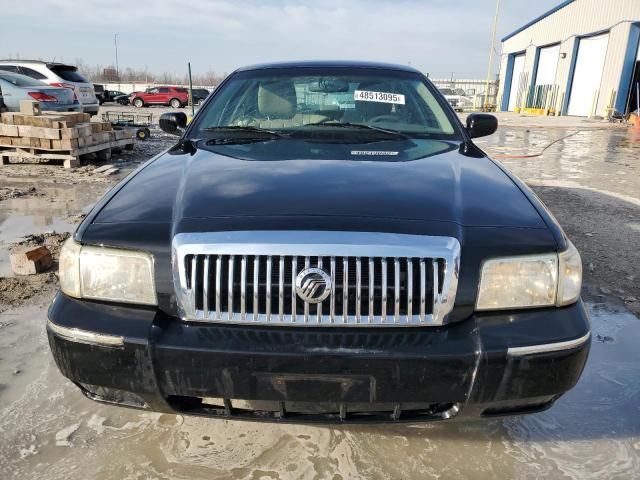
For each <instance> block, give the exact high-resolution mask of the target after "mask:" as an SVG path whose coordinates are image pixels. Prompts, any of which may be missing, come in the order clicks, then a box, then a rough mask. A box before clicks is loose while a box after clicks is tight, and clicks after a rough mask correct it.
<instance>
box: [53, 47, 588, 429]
mask: <svg viewBox="0 0 640 480" xmlns="http://www.w3.org/2000/svg"><path fill="white" fill-rule="evenodd" d="M403 58H404V57H403ZM348 97H350V98H351V99H352V101H351V102H347V101H346V98H348ZM342 105H344V106H342ZM159 124H160V127H161V128H162V129H163V130H164V131H165V132H167V133H172V134H176V135H179V137H176V140H177V142H178V143H177V144H176V145H175V146H174V147H173V148H171V149H170V150H168V151H167V152H164V153H162V154H160V155H158V156H156V157H155V158H154V159H152V160H150V161H149V162H148V163H147V164H146V165H145V166H144V168H140V169H138V170H137V171H136V172H134V173H133V174H131V175H129V176H128V177H127V178H126V179H124V180H123V181H122V182H121V183H120V184H119V185H118V186H117V187H115V188H113V189H112V190H110V192H109V193H107V194H106V196H105V197H104V198H103V199H102V200H100V201H99V202H98V203H97V205H96V207H95V208H94V209H93V210H92V211H91V212H90V213H89V214H88V215H87V217H86V218H85V219H84V220H83V221H82V223H81V224H80V226H79V227H78V229H77V230H76V232H75V234H74V235H73V236H72V237H71V238H70V239H69V240H67V242H66V243H65V245H64V247H63V248H62V251H61V253H60V262H59V264H60V273H59V278H60V287H61V292H59V293H58V294H57V295H56V298H55V300H54V301H53V305H52V306H51V308H50V309H49V312H48V315H49V322H48V326H47V331H48V336H49V344H50V346H51V350H52V352H53V357H54V359H55V361H56V363H57V365H58V367H59V368H60V370H61V372H62V374H63V375H65V376H66V377H67V378H69V379H70V380H72V381H73V383H74V384H75V385H76V386H77V387H78V388H80V389H81V390H82V392H83V393H84V394H85V395H86V396H87V397H89V398H91V399H93V400H97V401H101V402H105V403H110V404H118V405H123V406H129V407H137V408H143V409H147V410H157V411H163V412H171V413H181V414H194V415H203V416H210V417H219V418H237V419H250V420H261V421H269V420H270V421H275V422H336V423H349V422H354V423H361V422H405V421H408V422H423V421H432V420H445V419H449V418H451V417H453V416H455V415H457V414H458V413H461V414H464V415H467V416H470V417H473V416H483V417H494V416H500V415H512V414H525V413H533V412H537V411H541V410H544V409H546V408H548V407H550V406H551V405H553V403H554V402H555V401H556V400H557V399H558V398H560V397H561V396H562V395H563V394H564V393H565V392H566V391H568V390H569V389H571V388H572V387H573V386H574V385H575V384H576V382H577V381H578V378H579V377H580V374H581V373H582V370H583V367H584V365H585V362H586V360H587V355H588V352H589V346H590V339H591V330H590V325H589V318H588V315H587V312H586V309H585V306H584V304H583V303H582V300H581V299H580V287H581V281H582V263H581V259H580V255H579V253H578V251H577V250H576V248H575V247H574V246H573V244H572V243H571V242H570V241H569V239H568V238H567V237H566V235H565V234H564V232H563V230H562V228H561V227H560V225H558V223H557V222H556V220H555V219H554V218H553V216H552V215H551V213H550V212H549V211H548V210H547V208H546V207H545V206H544V205H543V204H542V202H541V201H540V199H539V198H538V197H537V196H536V195H535V193H534V192H533V191H532V190H531V189H529V188H528V187H527V186H526V185H525V184H524V182H522V181H521V180H519V179H518V178H516V177H515V176H514V175H513V174H512V173H510V172H509V171H507V170H506V169H505V168H504V167H503V166H502V165H501V164H499V163H497V162H495V161H493V160H492V159H491V158H489V157H488V156H487V155H486V154H485V153H484V152H483V151H482V150H481V149H480V148H478V147H477V146H476V144H475V143H474V139H476V138H479V137H484V136H486V135H490V134H492V133H493V132H495V131H496V128H497V126H498V122H497V120H496V118H495V117H493V116H491V115H487V114H480V113H475V114H471V115H469V117H468V118H467V120H466V124H465V125H463V124H462V123H461V122H460V119H459V118H458V116H457V115H456V114H455V113H454V112H453V110H452V109H451V107H450V105H449V104H448V103H447V102H446V101H445V100H444V98H443V97H442V95H440V94H439V93H438V92H437V90H436V88H435V87H434V86H433V84H432V83H431V82H430V81H429V80H428V79H427V78H426V77H425V76H424V75H423V74H422V73H421V72H419V71H418V70H415V69H413V68H410V67H407V66H404V65H397V66H396V65H386V64H378V63H364V62H362V63H353V62H349V63H348V62H344V61H342V62H304V63H284V64H283V63H281V64H271V65H269V64H267V65H264V64H263V65H258V66H254V67H246V68H243V69H240V70H237V71H236V72H234V73H232V74H231V75H230V76H229V77H228V78H227V79H226V80H225V82H224V84H223V85H222V86H221V87H219V89H216V91H215V93H214V94H213V96H212V97H211V98H210V99H209V100H207V102H205V104H204V105H203V107H202V108H201V109H200V110H199V112H198V113H197V114H196V115H195V117H194V118H193V121H192V122H191V123H190V124H187V115H186V113H185V112H184V111H176V112H170V113H165V114H163V115H162V116H161V117H160V122H159ZM78 408H81V409H85V407H84V406H80V405H78ZM560 415H562V412H560Z"/></svg>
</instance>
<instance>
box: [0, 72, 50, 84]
mask: <svg viewBox="0 0 640 480" xmlns="http://www.w3.org/2000/svg"><path fill="white" fill-rule="evenodd" d="M0 78H1V79H2V80H5V81H7V82H9V83H11V84H13V85H15V86H16V87H47V86H48V85H47V84H46V83H44V82H41V81H40V80H35V79H33V78H31V77H27V76H26V75H20V74H17V73H8V72H0Z"/></svg>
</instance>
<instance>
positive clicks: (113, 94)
mask: <svg viewBox="0 0 640 480" xmlns="http://www.w3.org/2000/svg"><path fill="white" fill-rule="evenodd" d="M108 102H112V103H119V104H120V105H128V104H129V95H128V94H126V93H124V92H121V91H120V90H105V91H104V92H103V93H102V102H101V104H102V103H108Z"/></svg>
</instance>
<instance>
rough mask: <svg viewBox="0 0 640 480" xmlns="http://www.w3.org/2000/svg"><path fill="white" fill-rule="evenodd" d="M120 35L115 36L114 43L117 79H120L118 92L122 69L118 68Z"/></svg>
mask: <svg viewBox="0 0 640 480" xmlns="http://www.w3.org/2000/svg"><path fill="white" fill-rule="evenodd" d="M118 35H120V34H119V33H116V34H115V35H114V36H113V43H114V44H115V46H116V78H117V79H118V91H119V90H120V68H119V67H118Z"/></svg>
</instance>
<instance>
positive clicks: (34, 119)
mask: <svg viewBox="0 0 640 480" xmlns="http://www.w3.org/2000/svg"><path fill="white" fill-rule="evenodd" d="M90 118H91V117H90V116H89V114H87V113H53V112H51V113H48V112H45V113H44V114H43V115H39V116H31V115H25V114H22V113H3V114H1V121H2V123H0V146H3V147H23V148H38V149H45V150H77V149H79V148H83V147H89V146H92V145H97V144H101V143H106V142H109V141H111V140H120V139H123V138H132V137H133V134H132V133H131V132H128V131H126V130H115V131H114V130H113V129H112V128H111V124H110V123H106V122H91V121H90Z"/></svg>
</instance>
